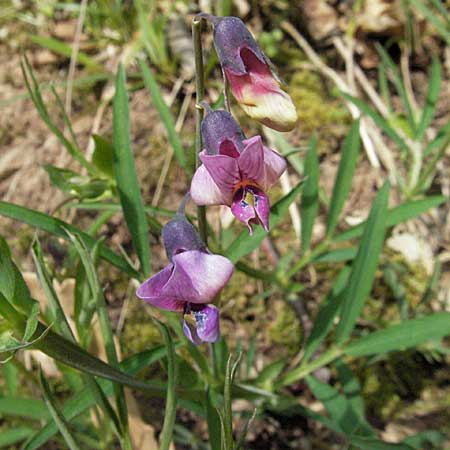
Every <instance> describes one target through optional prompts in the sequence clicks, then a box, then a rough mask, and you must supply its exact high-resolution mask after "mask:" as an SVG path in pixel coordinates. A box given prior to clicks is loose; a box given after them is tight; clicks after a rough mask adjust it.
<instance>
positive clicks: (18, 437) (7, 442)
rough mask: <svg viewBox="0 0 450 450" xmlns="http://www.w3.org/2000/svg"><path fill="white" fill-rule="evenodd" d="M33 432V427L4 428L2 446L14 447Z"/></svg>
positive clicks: (0, 440) (1, 437) (1, 435)
mask: <svg viewBox="0 0 450 450" xmlns="http://www.w3.org/2000/svg"><path fill="white" fill-rule="evenodd" d="M32 433H33V429H32V428H27V427H17V428H11V429H10V430H3V429H2V432H1V434H0V448H12V447H11V446H13V445H14V444H17V443H18V442H21V441H23V440H24V439H26V438H27V437H28V436H30V434H32Z"/></svg>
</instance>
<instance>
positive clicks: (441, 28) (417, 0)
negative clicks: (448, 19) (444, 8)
mask: <svg viewBox="0 0 450 450" xmlns="http://www.w3.org/2000/svg"><path fill="white" fill-rule="evenodd" d="M409 1H410V2H411V3H412V4H413V6H414V7H415V8H416V9H417V10H418V11H419V12H420V13H421V14H423V15H424V16H425V18H426V19H427V20H428V21H429V22H430V23H431V24H432V25H433V26H434V27H435V28H436V30H437V31H438V33H439V34H440V35H441V37H442V39H444V40H445V41H446V42H447V45H450V31H448V29H447V26H446V24H445V23H443V22H442V21H441V20H439V18H438V17H437V15H436V14H435V13H434V12H433V10H432V9H431V8H429V7H428V5H426V4H425V3H424V2H422V1H421V0H409ZM447 14H448V13H447Z"/></svg>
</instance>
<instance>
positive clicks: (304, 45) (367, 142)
mask: <svg viewBox="0 0 450 450" xmlns="http://www.w3.org/2000/svg"><path fill="white" fill-rule="evenodd" d="M281 28H282V29H283V30H285V31H286V32H287V33H288V34H289V35H290V36H291V37H292V38H293V39H294V41H295V42H296V43H297V44H298V45H299V47H300V48H301V49H302V50H303V51H304V52H305V54H306V56H307V57H308V58H309V59H310V60H311V62H312V63H313V64H314V65H315V66H316V67H317V69H318V70H319V71H320V72H322V74H323V75H325V76H326V77H328V78H329V79H330V80H331V81H333V83H334V84H335V85H336V86H337V88H338V89H340V90H341V91H342V92H345V93H348V94H352V91H351V89H350V88H349V86H348V85H347V83H346V82H345V81H344V80H343V79H342V77H340V76H339V75H338V74H337V73H336V71H334V70H333V69H331V68H330V67H328V66H327V65H326V64H325V63H324V62H323V61H322V60H321V59H320V57H319V55H318V54H317V53H316V52H315V51H314V49H313V48H312V47H311V46H310V45H309V43H308V41H307V40H306V39H305V38H304V37H303V36H302V35H301V34H300V33H299V32H298V30H296V29H295V27H294V26H293V25H292V24H291V23H289V22H286V21H284V22H282V23H281ZM345 105H346V106H347V108H348V110H349V111H350V114H351V115H352V117H353V118H354V119H357V118H359V117H360V116H361V113H360V111H359V109H358V108H357V107H356V106H355V105H353V104H352V103H351V102H345ZM360 135H361V140H362V141H363V144H364V148H365V150H366V154H367V157H368V159H369V162H370V164H371V165H372V166H373V167H374V168H376V169H378V168H379V167H380V161H379V160H378V156H377V153H376V150H375V146H374V145H373V142H372V140H371V138H370V136H369V133H368V132H367V129H366V125H365V122H364V121H361V126H360Z"/></svg>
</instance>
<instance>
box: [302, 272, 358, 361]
mask: <svg viewBox="0 0 450 450" xmlns="http://www.w3.org/2000/svg"><path fill="white" fill-rule="evenodd" d="M349 275H350V268H349V267H347V266H346V267H344V268H343V269H342V270H341V271H340V272H339V275H338V276H337V278H336V281H335V283H334V285H333V288H332V289H331V291H330V292H329V294H328V295H327V297H326V298H325V300H324V301H323V303H322V304H321V305H320V309H319V312H318V313H317V316H316V318H315V320H314V325H313V328H312V330H311V334H310V335H309V337H308V340H307V341H306V344H305V351H304V354H303V360H302V361H303V362H306V361H308V360H309V359H310V358H311V356H312V355H313V354H314V352H315V351H316V350H317V349H318V348H319V346H320V344H321V343H322V342H323V340H324V339H325V337H326V336H327V334H328V332H329V331H330V329H331V327H332V326H333V321H334V318H335V317H336V315H337V313H338V311H339V308H340V306H341V303H342V299H343V295H342V294H343V293H344V289H345V288H346V286H347V282H348V277H349Z"/></svg>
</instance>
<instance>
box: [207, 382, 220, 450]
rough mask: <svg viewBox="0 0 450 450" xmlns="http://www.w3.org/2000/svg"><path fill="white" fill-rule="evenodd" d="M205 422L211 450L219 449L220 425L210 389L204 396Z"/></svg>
mask: <svg viewBox="0 0 450 450" xmlns="http://www.w3.org/2000/svg"><path fill="white" fill-rule="evenodd" d="M205 396H206V397H205V409H206V411H205V412H206V421H207V423H208V439H209V445H210V446H211V450H220V449H221V425H220V418H219V415H218V414H217V409H216V408H215V407H214V404H213V399H212V394H211V391H210V389H208V390H207V391H206V394H205Z"/></svg>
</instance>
